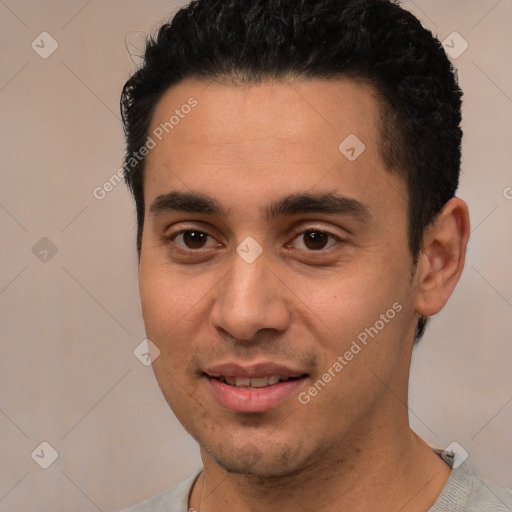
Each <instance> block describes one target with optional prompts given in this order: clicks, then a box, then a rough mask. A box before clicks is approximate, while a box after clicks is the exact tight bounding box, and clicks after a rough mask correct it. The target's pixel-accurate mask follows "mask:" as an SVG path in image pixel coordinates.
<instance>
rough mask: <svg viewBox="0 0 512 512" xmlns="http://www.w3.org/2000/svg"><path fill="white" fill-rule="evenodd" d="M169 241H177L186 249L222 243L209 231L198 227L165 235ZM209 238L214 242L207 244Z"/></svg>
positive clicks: (177, 243) (216, 245)
mask: <svg viewBox="0 0 512 512" xmlns="http://www.w3.org/2000/svg"><path fill="white" fill-rule="evenodd" d="M165 238H166V241H167V242H172V243H175V244H176V245H178V246H180V247H182V248H183V249H185V250H197V249H205V248H209V247H218V246H219V245H220V244H219V243H218V242H217V241H216V240H215V239H214V238H213V237H212V236H210V235H209V234H208V233H205V232H204V231H199V230H197V229H182V230H181V231H178V232H177V233H174V234H171V235H168V236H166V237H165ZM208 238H210V239H211V241H212V243H211V244H210V245H206V244H207V242H208Z"/></svg>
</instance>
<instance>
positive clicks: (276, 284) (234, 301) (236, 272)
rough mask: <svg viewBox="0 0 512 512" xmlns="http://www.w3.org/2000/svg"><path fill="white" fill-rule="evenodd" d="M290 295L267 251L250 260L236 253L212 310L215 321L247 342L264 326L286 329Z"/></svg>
mask: <svg viewBox="0 0 512 512" xmlns="http://www.w3.org/2000/svg"><path fill="white" fill-rule="evenodd" d="M290 295H291V292H290V290H289V289H288V288H287V286H286V284H285V283H284V282H283V281H282V280H280V279H279V278H278V276H277V275H276V272H275V270H272V269H271V268H270V267H269V266H268V264H267V262H266V258H265V256H264V254H262V255H261V256H259V257H258V258H257V259H256V260H255V261H253V262H252V263H248V262H246V261H244V259H242V258H241V257H240V256H239V255H238V254H236V253H235V254H234V255H233V264H232V267H231V270H230V271H229V272H228V273H227V274H226V275H225V277H224V279H223V280H222V282H221V284H220V287H219V292H218V295H217V296H216V298H215V302H214V305H213V307H212V310H211V320H212V324H213V325H214V327H215V328H216V329H218V330H221V331H225V332H226V333H228V334H229V335H230V336H232V337H233V338H235V339H237V340H240V341H246V342H247V341H255V340H256V339H257V338H259V335H258V333H259V331H261V330H263V329H265V330H273V331H279V332H283V331H285V330H286V329H287V327H288V325H289V322H290V316H291V315H290V300H289V299H290Z"/></svg>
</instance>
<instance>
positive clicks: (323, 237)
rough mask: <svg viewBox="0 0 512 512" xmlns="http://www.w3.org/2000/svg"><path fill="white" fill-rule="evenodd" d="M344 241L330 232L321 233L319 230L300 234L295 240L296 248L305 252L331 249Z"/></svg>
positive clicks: (308, 230) (310, 230)
mask: <svg viewBox="0 0 512 512" xmlns="http://www.w3.org/2000/svg"><path fill="white" fill-rule="evenodd" d="M342 241H343V240H342V239H341V238H340V237H338V236H336V235H334V234H332V233H329V232H328V231H321V230H319V229H307V230H305V231H302V232H300V233H299V234H298V235H297V236H296V237H295V238H294V244H293V245H294V246H295V248H297V249H301V250H303V251H307V252H312V251H322V249H329V248H331V247H332V246H334V245H336V244H337V243H339V242H342Z"/></svg>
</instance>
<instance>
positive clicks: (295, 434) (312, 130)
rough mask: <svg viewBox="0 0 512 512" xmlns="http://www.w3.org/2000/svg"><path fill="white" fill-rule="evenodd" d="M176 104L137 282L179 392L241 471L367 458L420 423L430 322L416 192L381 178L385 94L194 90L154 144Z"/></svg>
mask: <svg viewBox="0 0 512 512" xmlns="http://www.w3.org/2000/svg"><path fill="white" fill-rule="evenodd" d="M189 97H194V98H195V99H196V100H197V105H196V106H195V107H194V108H193V109H189V108H185V109H181V106H182V105H184V104H186V103H187V100H188V99H189ZM176 110H179V112H180V114H181V115H180V120H179V122H177V123H176V122H175V121H176V119H174V122H173V128H172V129H169V128H168V131H169V133H165V131H164V132H163V134H164V136H163V137H162V140H161V141H158V139H157V138H155V137H153V138H154V139H155V141H156V142H157V144H156V147H154V148H153V149H152V150H151V151H150V154H149V155H148V157H147V166H146V175H145V181H144V187H145V195H144V197H145V206H146V217H145V221H144V232H143V240H142V248H141V259H140V272H139V279H140V293H141V300H142V309H143V316H144V321H145V325H146V330H147V336H148V338H149V339H150V340H152V342H153V343H154V344H155V345H156V346H157V347H158V348H159V349H160V351H161V352H160V356H159V357H158V358H157V359H156V360H155V361H154V363H153V367H154V371H155V375H156V378H157V380H158V383H159V386H160V388H161V389H162V392H163V394H164V396H165V398H166V400H167V401H168V403H169V405H170V406H171V408H172V410H173V411H174V413H175V414H176V416H177V417H178V419H179V420H180V422H181V423H182V424H183V425H184V427H185V428H186V429H187V430H188V431H189V432H190V433H191V434H192V435H193V436H194V438H195V439H196V440H197V441H198V442H199V443H200V445H201V446H202V447H203V448H205V454H206V451H207V452H208V454H209V455H208V456H209V457H212V458H213V459H214V460H215V461H217V463H219V464H220V465H221V466H222V467H224V468H225V469H228V470H230V471H236V472H244V473H252V474H257V475H282V474H286V473H289V472H291V471H294V470H297V469H301V468H304V467H306V466H308V465H310V464H313V463H314V462H315V461H317V460H319V459H320V458H324V460H325V458H326V457H331V456H333V453H335V449H336V447H340V446H342V445H343V443H347V444H348V443H350V446H351V447H352V448H353V449H357V439H358V438H359V437H360V436H362V435H373V434H372V432H373V433H375V435H378V432H379V430H380V429H381V428H382V429H384V425H389V423H390V422H391V423H392V422H393V421H394V420H395V419H396V418H397V414H400V415H403V414H405V415H406V408H405V407H404V405H403V403H402V401H403V400H405V398H406V393H407V390H406V389H407V375H408V371H409V352H410V346H411V343H412V338H413V334H414V328H415V325H416V319H417V317H416V316H415V312H414V307H413V301H414V286H415V282H414V280H411V256H410V253H409V251H408V243H407V235H406V233H407V192H406V186H405V183H404V182H403V181H402V179H400V178H399V177H398V176H397V175H396V173H393V174H391V173H389V172H388V171H387V170H385V169H384V166H383V163H382V159H381V157H380V153H379V130H378V123H379V117H378V105H377V102H376V100H375V98H374V96H373V95H372V90H371V89H370V88H369V87H368V86H364V85H361V84H357V83H355V82H353V81H351V80H348V79H340V80H336V81H330V82H328V81H320V80H309V81H303V82H294V83H286V82H278V83H271V82H264V83H262V84H251V85H244V86H235V85H223V84H219V83H212V84H206V83H203V82H193V81H186V82H183V83H181V84H179V85H178V86H175V87H172V88H171V89H170V90H169V91H167V93H166V94H165V95H164V96H163V98H162V99H161V101H160V102H159V103H158V105H157V108H156V110H155V113H154V116H153V119H152V124H151V127H150V132H149V133H150V135H151V133H152V132H153V131H154V130H155V129H156V128H158V127H159V126H160V125H161V124H164V123H166V122H168V121H169V119H170V117H171V115H173V114H174V113H175V111H176ZM185 112H189V113H187V114H185ZM167 126H169V125H167ZM160 132H161V130H160ZM160 132H158V133H160ZM351 134H354V135H355V136H357V139H359V141H360V142H358V140H357V139H355V138H354V137H353V136H352V137H351V138H349V139H347V141H346V142H345V143H343V144H341V147H340V148H339V145H340V143H342V142H343V141H344V140H345V139H346V138H347V137H348V136H350V135H351ZM361 142H362V143H363V144H364V145H365V149H364V151H362V152H361V149H362V148H363V146H362V145H361ZM171 193H177V194H174V195H169V194H171ZM181 194H188V196H187V197H183V196H182V195H181ZM197 194H201V195H202V196H203V198H204V197H207V198H209V201H207V202H206V203H205V202H204V201H203V202H202V203H199V202H198V201H197V200H194V198H193V197H192V195H197ZM325 194H330V195H331V196H332V198H334V197H336V198H337V200H332V201H327V200H326V198H325V197H324V198H323V200H322V196H323V195H325ZM301 196H308V197H307V198H306V197H301ZM315 199H320V201H319V202H318V201H315ZM271 206H273V208H271ZM326 206H330V209H326ZM237 249H238V250H237ZM259 251H261V253H259ZM350 354H352V356H350ZM340 358H341V359H340ZM336 363H338V364H336ZM326 375H327V376H326ZM236 377H240V378H244V379H245V380H242V379H239V380H238V381H236V380H235V378H236ZM251 377H252V378H253V379H256V380H252V381H250V386H249V387H247V385H248V384H249V381H248V380H247V379H249V378H251ZM269 377H270V381H267V378H269ZM273 377H291V379H289V380H288V381H281V382H279V383H277V384H275V383H274V381H275V380H276V379H275V378H273ZM329 377H330V378H329ZM319 381H320V382H319ZM315 383H316V386H315ZM260 386H263V387H260ZM256 388H257V389H256ZM315 390H316V392H315ZM390 390H391V391H390ZM397 411H399V412H397ZM386 428H388V427H386ZM380 431H383V430H380Z"/></svg>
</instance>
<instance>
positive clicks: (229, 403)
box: [204, 363, 309, 412]
mask: <svg viewBox="0 0 512 512" xmlns="http://www.w3.org/2000/svg"><path fill="white" fill-rule="evenodd" d="M204 377H206V380H207V382H208V383H209V386H208V388H207V391H208V392H209V393H211V394H212V398H213V399H214V400H215V401H216V402H217V403H218V404H220V405H221V406H222V407H223V408H225V409H228V410H230V411H234V412H266V411H269V410H271V409H275V408H277V407H278V406H279V405H281V404H283V403H284V402H285V401H286V400H289V399H290V398H293V397H294V396H296V395H298V393H299V392H300V388H302V387H303V386H304V385H305V384H306V382H307V380H308V379H309V374H307V373H302V372H301V371H298V370H295V369H292V368H289V367H287V366H283V365H278V364H274V363H260V364H257V365H252V366H246V365H241V364H237V363H229V364H221V365H217V366H214V367H211V368H209V369H207V370H206V372H204Z"/></svg>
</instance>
